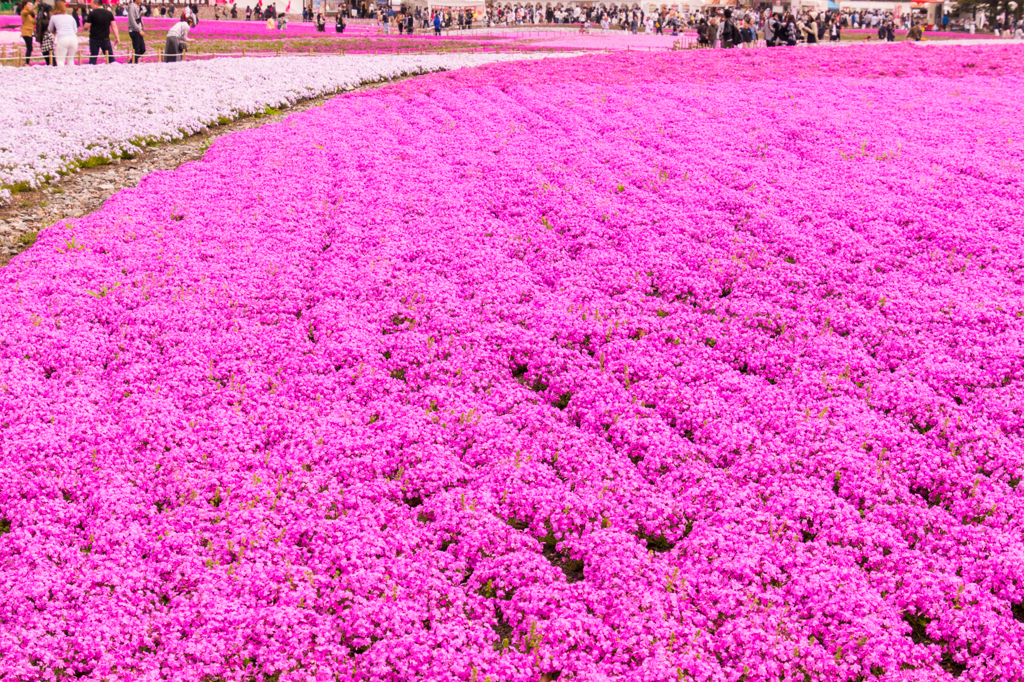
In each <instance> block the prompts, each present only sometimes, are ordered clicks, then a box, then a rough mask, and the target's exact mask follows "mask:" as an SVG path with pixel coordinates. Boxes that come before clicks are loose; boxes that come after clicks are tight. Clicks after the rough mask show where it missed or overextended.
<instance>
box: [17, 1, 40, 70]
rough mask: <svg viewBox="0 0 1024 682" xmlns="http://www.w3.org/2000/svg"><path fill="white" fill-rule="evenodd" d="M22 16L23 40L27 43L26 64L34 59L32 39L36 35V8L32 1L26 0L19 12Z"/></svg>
mask: <svg viewBox="0 0 1024 682" xmlns="http://www.w3.org/2000/svg"><path fill="white" fill-rule="evenodd" d="M18 13H19V14H20V15H21V39H22V40H24V41H25V62H26V63H28V64H31V63H32V62H31V61H29V60H30V59H31V58H32V38H33V36H35V33H36V6H35V5H34V4H33V3H32V0H25V4H24V5H22V6H21V10H20V11H19V12H18Z"/></svg>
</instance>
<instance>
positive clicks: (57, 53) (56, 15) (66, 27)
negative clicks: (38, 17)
mask: <svg viewBox="0 0 1024 682" xmlns="http://www.w3.org/2000/svg"><path fill="white" fill-rule="evenodd" d="M46 30H47V31H51V32H53V33H54V34H56V36H55V38H54V41H53V54H54V57H55V58H56V60H57V66H67V64H68V59H70V60H71V64H72V66H73V65H74V63H75V55H76V54H78V22H77V21H75V18H74V17H72V16H71V15H70V14H68V8H67V5H66V4H64V0H57V4H56V5H55V6H54V8H53V14H51V15H50V23H49V25H48V26H47V29H46Z"/></svg>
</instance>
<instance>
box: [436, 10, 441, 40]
mask: <svg viewBox="0 0 1024 682" xmlns="http://www.w3.org/2000/svg"><path fill="white" fill-rule="evenodd" d="M434 35H435V36H439V35H441V15H440V14H435V15H434Z"/></svg>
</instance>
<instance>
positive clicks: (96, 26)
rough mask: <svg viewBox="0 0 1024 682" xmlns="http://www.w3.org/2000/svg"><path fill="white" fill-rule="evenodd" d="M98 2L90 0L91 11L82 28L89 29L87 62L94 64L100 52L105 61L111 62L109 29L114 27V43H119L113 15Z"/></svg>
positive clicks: (112, 56)
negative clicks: (105, 58)
mask: <svg viewBox="0 0 1024 682" xmlns="http://www.w3.org/2000/svg"><path fill="white" fill-rule="evenodd" d="M100 3H101V0H92V11H91V12H89V16H87V17H86V18H85V23H84V24H82V28H83V29H89V63H90V64H96V55H98V54H99V53H101V52H102V53H104V54H106V55H107V63H108V64H111V63H113V61H114V48H113V47H111V45H110V29H111V28H113V29H114V45H120V44H121V34H120V33H118V32H117V24H115V23H114V15H113V14H112V13H111V11H110V10H108V9H104V8H103V5H102V4H100Z"/></svg>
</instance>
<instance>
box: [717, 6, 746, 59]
mask: <svg viewBox="0 0 1024 682" xmlns="http://www.w3.org/2000/svg"><path fill="white" fill-rule="evenodd" d="M718 40H719V41H721V43H722V48H723V49H729V48H732V47H736V46H737V45H739V44H740V43H742V42H743V38H742V37H740V30H739V29H738V28H736V24H734V23H733V21H732V10H731V9H727V10H725V20H724V21H723V22H722V23H721V24H720V25H719V27H718Z"/></svg>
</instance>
